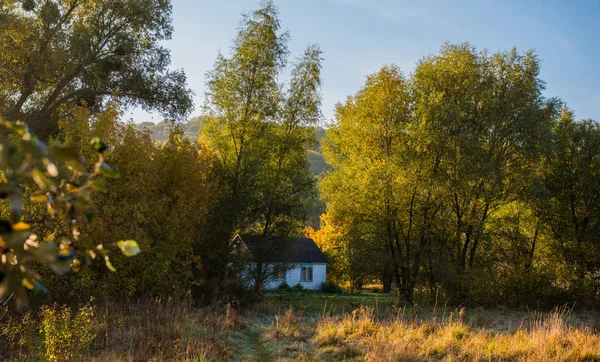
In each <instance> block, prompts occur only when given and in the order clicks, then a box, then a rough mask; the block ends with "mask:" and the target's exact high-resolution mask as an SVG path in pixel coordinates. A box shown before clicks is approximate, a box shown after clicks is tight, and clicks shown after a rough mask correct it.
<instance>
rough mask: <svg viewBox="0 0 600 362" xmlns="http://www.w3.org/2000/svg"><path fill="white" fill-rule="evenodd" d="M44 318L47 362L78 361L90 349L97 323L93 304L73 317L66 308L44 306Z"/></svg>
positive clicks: (45, 358)
mask: <svg viewBox="0 0 600 362" xmlns="http://www.w3.org/2000/svg"><path fill="white" fill-rule="evenodd" d="M41 316H42V319H41V326H40V332H41V334H42V337H43V357H44V358H43V359H44V360H48V361H59V360H60V361H69V360H77V359H79V358H81V355H83V354H85V353H86V352H88V351H89V350H90V348H91V346H92V343H93V341H94V339H95V338H96V332H95V328H96V324H97V323H96V320H95V318H94V311H93V309H92V306H91V305H89V304H88V305H86V306H84V307H82V308H81V309H79V311H77V314H76V315H75V316H73V317H72V316H71V309H70V308H68V307H66V306H63V307H57V306H53V307H50V308H49V307H42V310H41Z"/></svg>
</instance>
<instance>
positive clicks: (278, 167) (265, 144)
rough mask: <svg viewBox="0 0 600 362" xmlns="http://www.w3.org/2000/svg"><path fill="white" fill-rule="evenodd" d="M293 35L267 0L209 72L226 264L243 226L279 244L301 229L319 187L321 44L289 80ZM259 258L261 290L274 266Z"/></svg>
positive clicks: (209, 123)
mask: <svg viewBox="0 0 600 362" xmlns="http://www.w3.org/2000/svg"><path fill="white" fill-rule="evenodd" d="M288 38H289V36H288V33H287V32H281V31H280V23H279V19H278V14H277V9H276V7H275V6H274V5H273V3H272V2H265V3H264V4H263V7H262V8H260V9H258V10H256V11H254V12H252V13H251V14H249V15H244V17H243V19H242V22H241V25H240V29H239V31H238V35H237V37H236V39H235V41H234V45H233V47H232V49H231V53H232V55H231V57H230V58H226V57H225V56H223V55H221V54H219V56H218V57H217V61H216V62H215V67H214V70H213V71H211V72H210V73H209V75H208V78H209V81H208V92H207V109H208V117H207V119H206V121H205V123H204V127H203V132H204V133H205V135H206V136H207V142H208V144H209V145H210V147H212V148H214V149H215V150H216V152H217V154H218V160H219V174H220V180H221V182H222V185H223V188H224V190H225V191H224V194H223V196H222V197H221V199H220V203H219V206H218V207H219V210H220V211H219V212H216V213H215V215H219V216H218V219H216V220H215V229H214V230H215V231H216V232H217V233H218V235H215V238H216V240H218V241H217V242H218V243H220V244H221V245H222V255H221V257H220V258H218V260H217V263H219V264H222V265H223V263H226V261H227V258H228V253H229V244H230V241H231V239H232V236H233V235H232V234H233V233H234V232H235V231H237V232H252V233H256V234H260V235H262V236H264V239H263V240H265V243H269V242H274V243H276V242H281V241H282V240H288V239H285V238H270V237H271V236H285V235H287V234H290V233H294V232H297V231H298V230H301V229H302V228H301V227H299V226H301V225H299V224H298V222H299V221H302V220H303V219H304V218H305V217H306V210H305V207H304V206H305V200H306V199H307V198H308V196H309V195H308V194H309V193H310V192H311V190H312V188H313V177H312V175H311V173H310V172H309V170H308V162H307V154H308V149H309V147H310V146H311V144H312V143H313V142H314V133H313V129H312V127H313V126H314V125H316V123H317V122H318V120H319V117H320V109H319V107H320V103H321V96H320V94H319V91H320V85H321V79H320V71H321V65H320V62H321V51H320V49H319V48H318V47H317V46H314V45H311V46H309V47H308V48H307V49H306V51H305V53H304V55H303V57H301V58H300V59H299V60H298V61H297V62H296V64H295V65H294V66H293V68H292V70H291V79H290V81H289V84H287V85H283V84H281V83H280V82H279V79H278V78H279V76H280V75H281V74H282V73H283V71H284V70H285V67H286V65H287V60H288V50H287V41H288ZM273 247H275V245H273ZM279 247H280V246H278V247H277V249H280V248H279ZM261 249H265V250H268V249H272V248H269V247H268V245H266V246H263V247H262V248H261ZM255 258H257V260H256V261H257V268H256V283H255V285H256V288H257V289H256V291H257V292H258V293H260V290H261V288H262V283H263V280H264V277H265V272H266V271H267V269H266V265H265V264H264V263H263V262H262V261H261V260H260V256H255ZM217 269H218V268H217ZM221 269H222V268H221Z"/></svg>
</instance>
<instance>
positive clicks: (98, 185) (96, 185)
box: [90, 178, 106, 191]
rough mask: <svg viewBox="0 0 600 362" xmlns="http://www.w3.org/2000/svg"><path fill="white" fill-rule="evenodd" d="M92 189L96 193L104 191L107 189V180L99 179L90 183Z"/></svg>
mask: <svg viewBox="0 0 600 362" xmlns="http://www.w3.org/2000/svg"><path fill="white" fill-rule="evenodd" d="M90 189H92V190H94V191H104V190H105V189H106V179H104V178H98V179H95V180H94V181H92V182H90Z"/></svg>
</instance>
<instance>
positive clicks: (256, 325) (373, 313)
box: [0, 294, 600, 361]
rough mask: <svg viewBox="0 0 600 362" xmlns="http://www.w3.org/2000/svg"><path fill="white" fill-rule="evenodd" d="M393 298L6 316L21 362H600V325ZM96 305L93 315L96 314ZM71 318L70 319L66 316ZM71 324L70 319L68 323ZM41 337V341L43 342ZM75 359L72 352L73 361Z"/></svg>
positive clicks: (7, 343)
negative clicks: (397, 304)
mask: <svg viewBox="0 0 600 362" xmlns="http://www.w3.org/2000/svg"><path fill="white" fill-rule="evenodd" d="M393 302H394V298H392V297H390V296H383V295H376V294H365V295H358V296H351V295H326V294H271V295H267V296H266V297H265V300H264V301H263V302H261V303H259V304H257V305H256V306H254V307H253V308H252V309H250V310H238V309H237V308H235V307H232V305H229V306H227V305H221V306H220V307H211V308H205V309H194V308H192V307H190V306H189V304H188V303H184V302H174V301H173V300H167V301H155V302H153V303H147V302H145V303H138V304H136V303H133V304H128V305H119V306H109V305H104V306H102V305H101V304H98V303H94V302H92V304H90V305H88V306H87V307H83V308H82V309H80V310H79V312H77V313H74V314H71V311H70V310H68V309H62V308H60V307H55V308H51V309H46V310H45V312H43V313H42V315H41V316H37V317H34V316H32V315H29V314H25V315H22V316H20V317H18V318H8V317H7V316H6V315H4V316H3V315H2V314H1V313H0V317H1V318H2V319H0V338H2V339H4V340H0V342H2V343H1V344H0V345H4V347H0V348H2V350H1V351H0V352H2V353H3V355H0V357H1V359H2V360H4V359H6V360H14V361H28V360H32V359H38V358H39V359H41V360H51V361H52V360H55V361H60V360H92V361H115V360H123V361H148V360H153V361H159V360H161V361H162V360H168V361H213V360H214V361H221V360H227V361H229V360H234V361H438V360H439V361H517V360H526V361H552V360H555V361H600V316H599V315H598V314H597V313H594V312H591V311H586V312H579V311H577V310H572V309H568V308H561V309H557V310H554V311H552V312H533V311H514V310H505V309H494V310H486V309H482V308H478V309H465V308H450V307H444V306H441V307H440V306H437V307H435V308H434V307H433V306H432V307H427V308H425V307H418V306H417V307H411V308H409V307H406V308H401V309H395V308H394V307H393ZM92 305H93V306H92ZM64 310H66V311H67V313H65V314H64V315H63V314H61V311H64ZM61 316H63V317H61ZM40 331H41V332H40ZM65 351H68V352H65Z"/></svg>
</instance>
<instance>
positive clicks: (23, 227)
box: [12, 221, 30, 231]
mask: <svg viewBox="0 0 600 362" xmlns="http://www.w3.org/2000/svg"><path fill="white" fill-rule="evenodd" d="M12 229H13V231H25V230H29V229H30V226H29V224H26V223H24V222H23V221H19V222H18V223H16V224H14V225H13V226H12Z"/></svg>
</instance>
